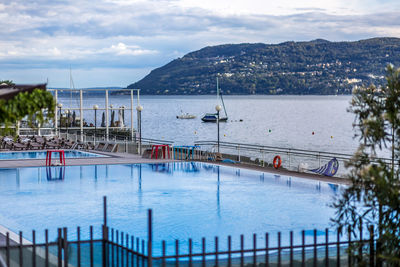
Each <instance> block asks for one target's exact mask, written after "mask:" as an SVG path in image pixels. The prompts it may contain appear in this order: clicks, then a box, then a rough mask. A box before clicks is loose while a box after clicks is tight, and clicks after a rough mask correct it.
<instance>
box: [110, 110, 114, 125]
mask: <svg viewBox="0 0 400 267" xmlns="http://www.w3.org/2000/svg"><path fill="white" fill-rule="evenodd" d="M114 116H115V112H114V110H113V111H112V112H111V123H110V127H114Z"/></svg>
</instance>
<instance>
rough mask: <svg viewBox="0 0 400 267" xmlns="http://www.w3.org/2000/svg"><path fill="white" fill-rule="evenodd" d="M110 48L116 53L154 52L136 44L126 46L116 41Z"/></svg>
mask: <svg viewBox="0 0 400 267" xmlns="http://www.w3.org/2000/svg"><path fill="white" fill-rule="evenodd" d="M111 50H113V51H115V53H116V54H117V55H133V56H137V55H149V54H156V53H157V51H156V50H148V49H141V48H140V47H139V46H137V45H131V46H128V45H126V44H124V43H118V44H117V45H112V46H111Z"/></svg>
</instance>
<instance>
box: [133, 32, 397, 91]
mask: <svg viewBox="0 0 400 267" xmlns="http://www.w3.org/2000/svg"><path fill="white" fill-rule="evenodd" d="M389 63H392V64H394V65H395V66H399V67H400V39H399V38H372V39H367V40H360V41H356V42H330V41H326V40H322V39H317V40H313V41H309V42H284V43H281V44H262V43H257V44H225V45H218V46H210V47H205V48H203V49H201V50H198V51H195V52H191V53H189V54H187V55H185V56H183V57H182V58H178V59H175V60H173V61H171V62H170V63H168V64H166V65H165V66H162V67H160V68H157V69H154V70H153V71H151V73H150V74H149V75H147V76H146V77H144V78H143V79H142V80H140V81H138V82H136V83H133V84H131V85H129V86H128V88H140V89H141V93H142V94H178V95H179V94H214V93H215V92H216V77H217V76H219V77H220V78H219V81H220V88H221V89H222V91H223V92H224V94H349V93H351V90H352V88H353V87H354V86H356V85H362V84H365V85H369V84H371V83H373V84H375V85H379V84H384V82H385V78H384V75H385V67H386V66H387V64H389Z"/></svg>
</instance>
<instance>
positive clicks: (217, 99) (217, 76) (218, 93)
mask: <svg viewBox="0 0 400 267" xmlns="http://www.w3.org/2000/svg"><path fill="white" fill-rule="evenodd" d="M218 102H219V87H218V76H217V105H218Z"/></svg>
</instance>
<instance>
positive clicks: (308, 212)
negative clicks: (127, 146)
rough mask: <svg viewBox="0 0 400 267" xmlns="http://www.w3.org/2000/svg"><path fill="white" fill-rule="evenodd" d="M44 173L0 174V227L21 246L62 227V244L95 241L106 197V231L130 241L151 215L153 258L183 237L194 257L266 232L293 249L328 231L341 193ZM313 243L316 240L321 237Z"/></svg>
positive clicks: (153, 168) (219, 180) (223, 178)
mask: <svg viewBox="0 0 400 267" xmlns="http://www.w3.org/2000/svg"><path fill="white" fill-rule="evenodd" d="M51 171H52V172H51V173H52V176H51V177H49V171H48V170H46V168H37V167H35V168H19V169H0V222H1V224H2V225H4V226H6V227H8V228H9V229H12V230H14V231H19V230H22V231H24V232H25V236H26V238H27V239H30V236H31V233H30V231H31V230H32V229H35V230H37V231H38V232H39V233H40V232H42V231H44V229H46V228H47V229H49V230H50V240H54V239H55V237H56V229H57V227H68V228H69V236H70V237H71V238H75V232H76V231H75V229H76V227H77V226H81V228H82V230H83V232H84V233H83V238H87V237H88V226H89V225H94V226H95V236H97V237H100V229H101V227H100V226H101V224H102V219H103V218H102V214H103V213H102V212H103V211H102V198H103V196H107V198H108V222H109V226H111V227H114V228H116V229H118V230H120V231H124V232H126V233H129V234H132V235H134V236H135V237H140V238H143V239H146V237H147V228H146V223H147V218H146V216H147V209H149V208H151V209H153V223H154V224H153V230H154V232H153V240H154V250H155V251H154V253H155V254H159V253H160V247H161V240H166V241H167V251H169V252H173V251H174V242H175V239H178V240H179V241H180V244H181V246H182V248H185V249H186V248H187V244H188V238H189V237H190V238H192V239H193V245H194V250H195V251H200V248H201V238H202V237H205V238H206V240H207V248H208V249H210V250H211V249H213V248H214V247H213V245H212V244H213V240H214V237H215V236H219V237H220V240H221V241H220V249H225V248H226V238H227V236H228V235H231V236H232V242H233V247H234V248H238V243H239V237H240V235H241V234H244V235H245V247H251V245H252V234H253V233H256V234H257V235H258V240H257V243H258V244H264V242H265V241H264V234H265V233H266V232H269V233H270V236H271V240H270V244H271V245H274V244H276V235H277V232H278V231H282V244H287V243H288V241H289V231H294V238H295V242H297V243H299V242H300V240H301V239H300V233H301V230H306V235H307V237H306V239H307V241H308V242H311V241H312V240H313V237H312V230H313V229H315V228H316V229H318V230H320V231H319V232H318V233H319V234H321V233H323V231H324V230H325V228H326V227H329V226H330V218H331V217H332V216H333V215H334V210H333V209H332V208H330V207H329V204H330V203H331V201H332V198H333V197H334V196H335V195H336V194H337V193H338V192H339V191H340V190H341V189H342V188H343V186H341V185H336V184H329V183H324V182H319V181H314V180H307V179H300V178H295V177H286V176H277V175H273V174H270V173H262V172H258V171H251V170H244V169H238V168H233V167H225V166H217V165H212V164H206V163H191V162H189V163H188V162H184V163H168V164H133V165H92V166H67V167H52V168H51ZM62 177H64V178H63V179H62ZM331 234H332V238H333V237H334V233H333V232H332V233H331ZM37 236H39V234H37ZM318 238H320V240H324V236H323V235H322V234H321V235H319V236H318ZM208 242H210V243H208Z"/></svg>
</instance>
